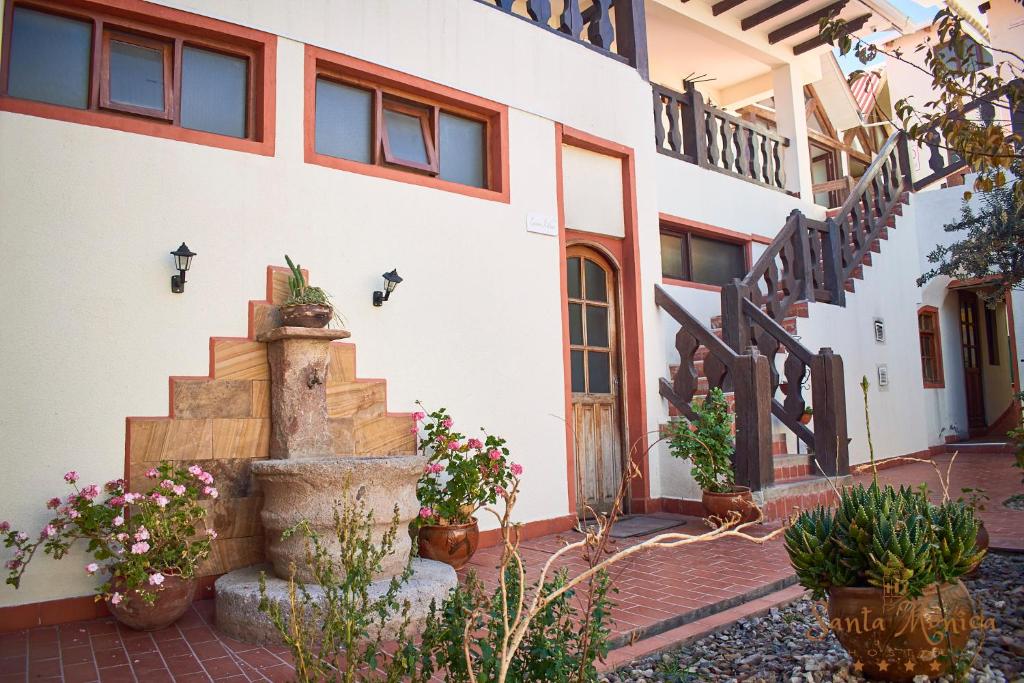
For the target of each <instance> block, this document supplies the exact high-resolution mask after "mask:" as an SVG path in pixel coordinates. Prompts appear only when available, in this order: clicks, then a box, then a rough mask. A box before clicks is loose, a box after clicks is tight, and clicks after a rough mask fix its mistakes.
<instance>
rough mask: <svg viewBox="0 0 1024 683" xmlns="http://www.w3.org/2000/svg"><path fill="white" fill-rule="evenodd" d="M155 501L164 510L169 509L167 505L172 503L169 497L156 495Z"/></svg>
mask: <svg viewBox="0 0 1024 683" xmlns="http://www.w3.org/2000/svg"><path fill="white" fill-rule="evenodd" d="M153 501H154V502H155V503H156V504H157V505H159V506H160V507H162V508H165V507H167V504H168V503H170V502H171V499H170V498H168V497H167V496H161V495H156V496H153Z"/></svg>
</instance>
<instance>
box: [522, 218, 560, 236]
mask: <svg viewBox="0 0 1024 683" xmlns="http://www.w3.org/2000/svg"><path fill="white" fill-rule="evenodd" d="M526 231H527V232H535V233H537V234H538V235H551V236H552V237H557V236H558V220H556V219H555V217H554V216H549V215H547V214H543V213H528V214H526Z"/></svg>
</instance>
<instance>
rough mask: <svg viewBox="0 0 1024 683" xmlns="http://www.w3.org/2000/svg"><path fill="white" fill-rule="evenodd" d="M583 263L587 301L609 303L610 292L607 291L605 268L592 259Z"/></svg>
mask: <svg viewBox="0 0 1024 683" xmlns="http://www.w3.org/2000/svg"><path fill="white" fill-rule="evenodd" d="M583 263H584V266H583V269H584V271H585V277H586V286H587V288H586V298H587V301H608V291H607V290H606V289H605V272H604V268H602V267H601V266H599V265H597V264H596V263H594V262H593V261H591V260H590V259H584V261H583Z"/></svg>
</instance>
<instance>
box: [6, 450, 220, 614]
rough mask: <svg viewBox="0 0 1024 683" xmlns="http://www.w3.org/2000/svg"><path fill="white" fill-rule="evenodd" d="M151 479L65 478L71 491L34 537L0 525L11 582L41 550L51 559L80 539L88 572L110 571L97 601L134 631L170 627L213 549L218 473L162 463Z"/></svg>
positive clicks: (73, 475) (56, 500)
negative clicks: (132, 482)
mask: <svg viewBox="0 0 1024 683" xmlns="http://www.w3.org/2000/svg"><path fill="white" fill-rule="evenodd" d="M146 476H147V477H148V478H150V479H152V480H153V482H154V484H155V485H154V487H153V489H152V491H150V492H148V493H134V492H131V491H128V490H127V484H126V483H125V481H124V480H123V479H116V480H114V481H110V482H107V484H106V485H105V486H104V487H103V493H102V494H101V492H100V489H99V487H98V486H97V485H96V484H91V485H89V486H85V487H79V486H78V478H79V477H78V473H77V472H74V471H71V472H68V473H67V474H65V475H64V480H65V481H66V482H67V483H68V484H69V485H70V486H71V487H72V489H73V491H72V492H71V494H70V495H68V496H67V497H66V498H64V499H61V498H52V499H50V501H49V502H48V503H47V504H46V506H47V508H49V509H50V510H54V511H55V512H54V514H55V515H56V516H55V517H53V518H52V519H51V520H50V521H49V522H48V523H47V524H46V526H45V527H43V530H42V531H41V532H40V533H39V535H38V536H37V537H36V538H35V539H33V538H30V537H29V535H28V534H27V533H25V532H22V531H17V530H14V529H11V525H10V524H9V523H8V522H0V533H3V534H4V536H3V538H4V546H5V547H7V548H13V549H14V558H13V559H11V560H9V561H8V562H7V565H6V567H7V569H8V571H9V574H8V577H7V583H9V584H10V585H12V586H14V587H15V588H18V587H19V586H20V584H21V578H22V576H23V575H24V573H25V570H26V569H27V568H28V565H29V563H30V562H31V561H32V558H33V557H34V556H35V554H36V551H38V550H40V549H42V551H43V553H45V554H46V555H50V556H51V557H53V558H54V559H57V560H59V559H61V558H63V557H64V556H66V555H67V554H68V552H69V551H70V550H71V547H72V545H74V544H75V542H77V541H80V540H81V541H87V543H88V545H87V546H86V550H87V552H89V553H90V554H91V555H92V557H93V559H94V561H92V562H89V563H88V564H87V565H86V566H85V572H86V573H87V574H90V575H102V576H105V580H104V581H103V583H102V584H100V585H99V586H98V587H97V589H96V592H97V596H96V599H97V600H105V601H106V602H107V607H108V608H109V609H110V612H111V614H113V615H114V617H115V618H116V619H117V620H118V621H120V622H121V623H123V624H125V625H126V626H129V627H131V628H134V629H138V630H142V631H153V630H157V629H161V628H164V627H166V626H170V625H171V624H173V623H174V622H175V621H177V620H178V618H179V617H181V615H182V614H184V613H185V610H187V609H188V607H189V605H191V604H192V597H193V596H194V594H195V590H196V570H197V569H198V568H199V564H200V563H201V562H202V561H203V560H204V559H206V557H207V556H208V555H209V554H210V542H211V541H212V540H213V539H214V538H216V536H217V534H216V532H215V531H214V530H213V529H207V530H206V531H205V532H201V531H200V529H201V527H202V526H203V520H204V517H205V515H206V508H205V507H204V506H203V504H202V503H201V500H202V499H204V498H216V497H217V489H216V488H214V486H213V476H212V475H210V473H209V472H206V471H204V470H203V469H202V468H201V467H199V466H198V465H193V466H191V467H189V468H187V469H186V468H183V467H175V466H174V465H173V464H170V463H161V464H160V465H159V466H158V467H155V468H152V469H150V470H149V471H148V472H147V473H146Z"/></svg>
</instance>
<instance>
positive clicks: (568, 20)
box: [558, 0, 583, 38]
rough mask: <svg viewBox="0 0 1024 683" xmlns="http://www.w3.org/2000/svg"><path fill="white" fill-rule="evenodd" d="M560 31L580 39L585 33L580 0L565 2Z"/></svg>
mask: <svg viewBox="0 0 1024 683" xmlns="http://www.w3.org/2000/svg"><path fill="white" fill-rule="evenodd" d="M558 30H559V31H561V32H562V33H565V34H567V35H570V36H572V37H573V38H579V37H580V33H581V32H582V31H583V13H582V12H580V0H565V5H564V6H563V7H562V16H561V17H559V23H558Z"/></svg>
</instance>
